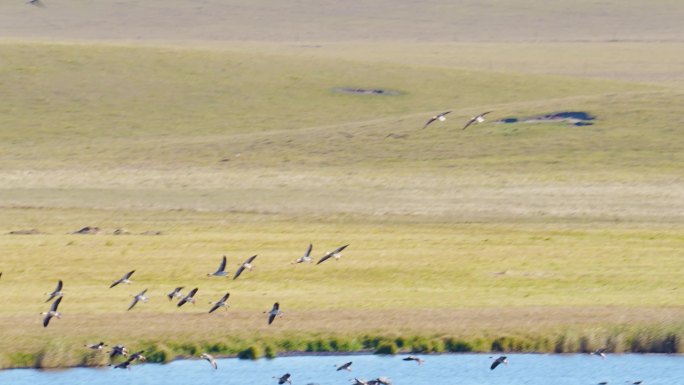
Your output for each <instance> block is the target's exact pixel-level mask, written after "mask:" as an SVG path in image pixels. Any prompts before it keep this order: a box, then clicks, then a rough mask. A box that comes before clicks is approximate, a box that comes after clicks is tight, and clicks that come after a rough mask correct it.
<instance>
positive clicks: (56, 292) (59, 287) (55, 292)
mask: <svg viewBox="0 0 684 385" xmlns="http://www.w3.org/2000/svg"><path fill="white" fill-rule="evenodd" d="M62 286H63V284H62V280H61V279H60V280H59V282H57V287H56V288H55V290H53V291H52V293H45V294H48V295H50V298H48V299H47V300H46V301H45V302H50V301H51V300H52V299H53V298H55V297H61V296H62V295H64V293H62Z"/></svg>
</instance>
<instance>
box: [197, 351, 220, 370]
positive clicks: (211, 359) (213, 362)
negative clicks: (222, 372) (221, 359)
mask: <svg viewBox="0 0 684 385" xmlns="http://www.w3.org/2000/svg"><path fill="white" fill-rule="evenodd" d="M200 358H204V359H205V360H207V361H209V364H211V367H212V368H214V370H216V369H218V364H217V363H216V359H215V358H214V356H212V355H211V354H209V353H202V354H200Z"/></svg>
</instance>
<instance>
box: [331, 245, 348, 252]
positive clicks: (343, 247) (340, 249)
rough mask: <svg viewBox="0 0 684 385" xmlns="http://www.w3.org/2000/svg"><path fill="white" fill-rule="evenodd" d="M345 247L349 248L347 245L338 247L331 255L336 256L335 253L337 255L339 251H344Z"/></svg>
mask: <svg viewBox="0 0 684 385" xmlns="http://www.w3.org/2000/svg"><path fill="white" fill-rule="evenodd" d="M347 246H349V245H348V244H347V245H344V246H340V247H338V248H336V249H335V250H334V251H333V252H332V253H331V254H337V253H339V252H340V251H342V250H344V249H346V248H347Z"/></svg>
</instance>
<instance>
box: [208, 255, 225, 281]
mask: <svg viewBox="0 0 684 385" xmlns="http://www.w3.org/2000/svg"><path fill="white" fill-rule="evenodd" d="M212 275H213V276H216V277H225V276H227V275H228V272H227V271H226V256H225V255H224V256H223V258H222V259H221V264H220V265H219V267H218V269H216V271H215V272H213V273H211V274H207V277H211V276H212Z"/></svg>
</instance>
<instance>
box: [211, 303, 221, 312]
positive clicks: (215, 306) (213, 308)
mask: <svg viewBox="0 0 684 385" xmlns="http://www.w3.org/2000/svg"><path fill="white" fill-rule="evenodd" d="M220 303H221V302H216V303H215V304H214V306H212V307H211V310H209V313H213V312H214V311H215V310H216V309H218V308H219V307H221V305H220Z"/></svg>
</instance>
